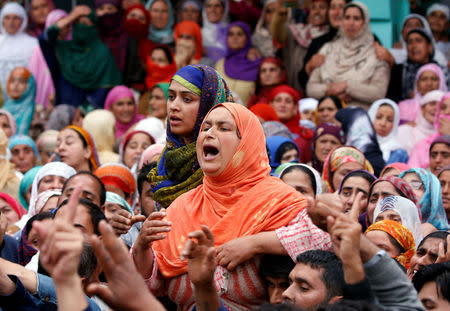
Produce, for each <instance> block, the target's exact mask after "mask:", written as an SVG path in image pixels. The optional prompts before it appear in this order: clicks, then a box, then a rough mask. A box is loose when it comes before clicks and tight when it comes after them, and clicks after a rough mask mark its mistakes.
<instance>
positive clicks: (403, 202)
mask: <svg viewBox="0 0 450 311" xmlns="http://www.w3.org/2000/svg"><path fill="white" fill-rule="evenodd" d="M386 210H394V211H395V212H397V214H398V215H399V216H400V218H401V219H402V225H403V226H405V227H406V228H407V229H408V230H409V231H411V233H412V235H413V237H414V241H415V242H416V246H417V245H419V243H420V241H422V226H421V222H420V216H419V209H418V208H417V206H416V205H415V204H414V203H413V201H411V200H408V199H407V198H404V197H400V196H389V197H387V198H384V199H383V200H381V201H380V202H378V204H377V206H376V207H375V210H374V211H373V220H374V222H375V219H377V217H378V215H379V214H381V213H382V212H384V211H386Z"/></svg>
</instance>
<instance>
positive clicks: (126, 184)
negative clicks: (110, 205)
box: [94, 163, 136, 203]
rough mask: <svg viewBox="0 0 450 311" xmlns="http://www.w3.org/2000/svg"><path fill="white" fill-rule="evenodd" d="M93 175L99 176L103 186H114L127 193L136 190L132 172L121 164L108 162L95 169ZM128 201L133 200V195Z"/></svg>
mask: <svg viewBox="0 0 450 311" xmlns="http://www.w3.org/2000/svg"><path fill="white" fill-rule="evenodd" d="M94 175H95V176H97V177H98V178H100V180H101V181H102V182H103V184H104V185H105V186H106V185H112V186H116V187H117V188H119V189H121V190H122V191H123V192H125V193H127V194H132V193H134V192H136V182H135V180H134V177H133V174H132V173H131V171H130V170H129V169H128V168H127V167H125V166H124V165H122V164H119V163H110V164H106V165H103V166H102V167H99V168H98V169H96V170H95V172H94ZM129 201H130V202H132V201H133V196H131V197H130V200H129ZM130 202H128V203H130Z"/></svg>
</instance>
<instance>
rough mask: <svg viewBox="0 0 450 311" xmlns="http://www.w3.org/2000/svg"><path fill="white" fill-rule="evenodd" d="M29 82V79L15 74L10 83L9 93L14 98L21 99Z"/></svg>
mask: <svg viewBox="0 0 450 311" xmlns="http://www.w3.org/2000/svg"><path fill="white" fill-rule="evenodd" d="M27 84H28V79H27V78H25V77H23V76H20V75H14V76H12V77H11V80H10V81H9V83H8V95H9V97H11V98H12V99H19V98H20V97H21V96H22V94H23V93H24V92H25V90H26V88H27Z"/></svg>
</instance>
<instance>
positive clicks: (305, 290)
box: [283, 250, 345, 310]
mask: <svg viewBox="0 0 450 311" xmlns="http://www.w3.org/2000/svg"><path fill="white" fill-rule="evenodd" d="M289 280H290V283H291V285H290V286H289V288H288V289H287V290H286V291H285V292H284V293H283V297H284V298H285V299H286V300H287V301H288V302H290V303H292V304H293V305H294V306H296V307H300V308H304V309H306V310H317V309H318V308H321V307H325V306H326V305H328V304H330V303H333V302H335V301H337V300H339V299H342V296H343V290H344V286H345V281H344V273H343V270H342V263H341V261H340V260H339V258H338V257H337V256H336V255H335V254H333V253H332V252H328V251H322V250H312V251H307V252H304V253H302V254H300V255H298V257H297V264H296V265H295V267H294V269H293V270H292V271H291V273H290V274H289Z"/></svg>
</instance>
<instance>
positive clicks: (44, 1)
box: [30, 0, 50, 25]
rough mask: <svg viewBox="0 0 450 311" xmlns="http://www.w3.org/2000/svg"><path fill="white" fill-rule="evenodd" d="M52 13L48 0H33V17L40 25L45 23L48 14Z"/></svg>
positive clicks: (31, 7) (31, 8) (31, 9)
mask: <svg viewBox="0 0 450 311" xmlns="http://www.w3.org/2000/svg"><path fill="white" fill-rule="evenodd" d="M48 13H50V6H49V5H48V0H33V1H31V6H30V15H31V19H32V20H33V21H35V22H36V24H38V25H44V24H45V20H46V19H47V15H48Z"/></svg>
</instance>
